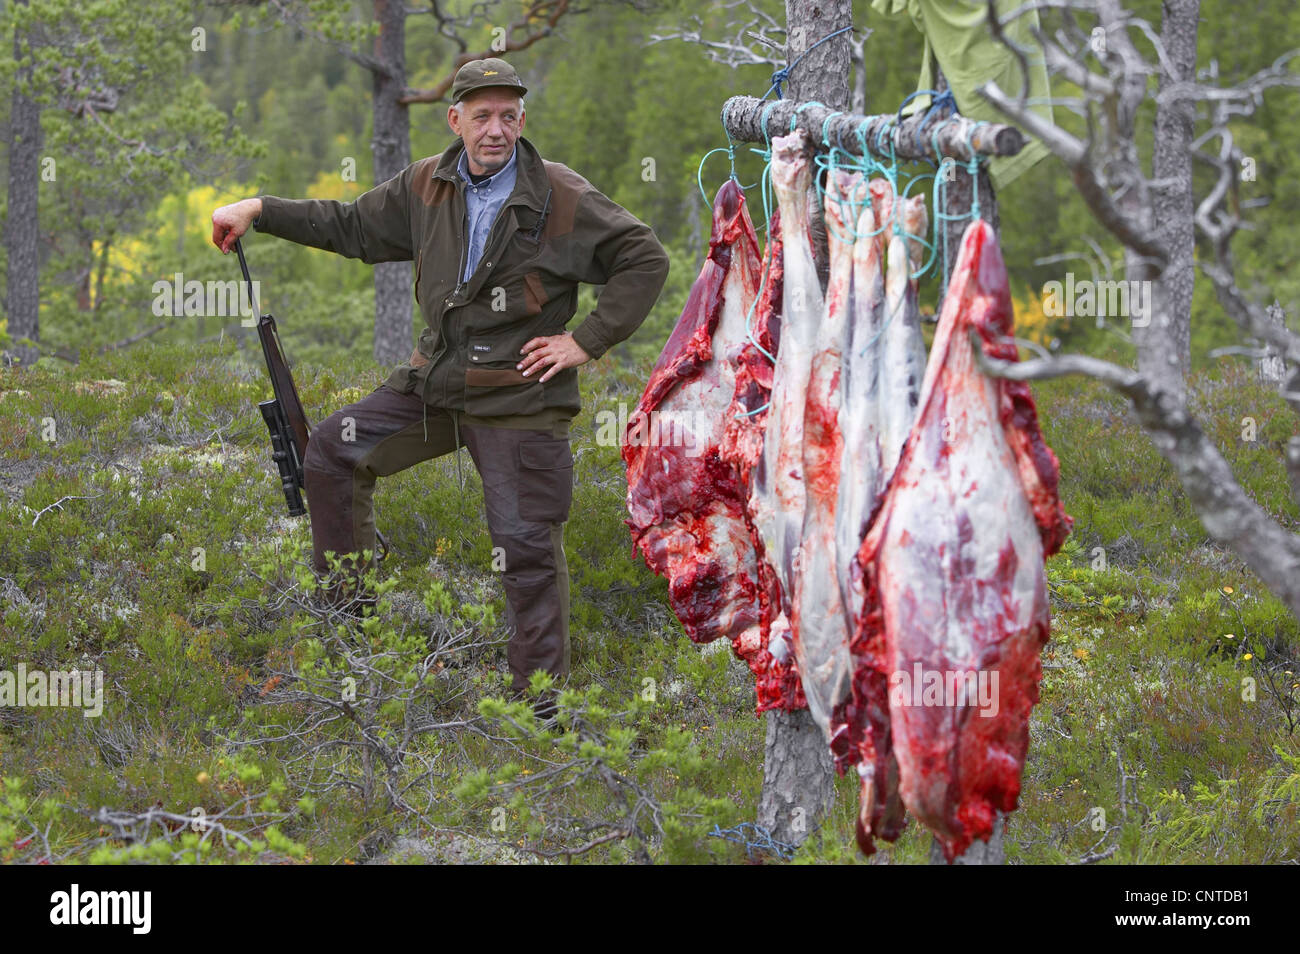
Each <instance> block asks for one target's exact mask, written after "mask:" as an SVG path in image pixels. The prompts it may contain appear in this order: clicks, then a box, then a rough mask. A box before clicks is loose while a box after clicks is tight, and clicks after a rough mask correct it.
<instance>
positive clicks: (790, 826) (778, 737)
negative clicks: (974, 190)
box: [758, 0, 852, 845]
mask: <svg viewBox="0 0 1300 954" xmlns="http://www.w3.org/2000/svg"><path fill="white" fill-rule="evenodd" d="M785 10H786V26H787V36H788V37H789V46H788V47H787V48H786V62H787V63H794V62H795V60H796V59H798V58H799V56H800V54H803V53H804V52H805V51H807V50H809V49H810V48H811V47H812V46H813V44H815V43H817V41H818V40H820V39H822V38H823V37H825V36H827V35H829V34H831V33H834V32H835V31H836V30H839V29H841V28H842V27H846V26H848V25H849V23H850V22H851V19H852V7H851V4H850V2H849V0H811V2H809V0H786V6H785ZM849 46H850V44H849V34H848V33H842V34H840V35H839V36H837V37H835V38H834V39H833V40H827V41H826V42H825V43H822V44H821V45H820V46H818V47H817V48H816V49H813V50H811V52H808V53H807V55H806V56H804V57H803V59H802V60H801V61H800V62H799V64H798V65H797V66H796V67H795V68H794V70H793V71H792V72H791V74H790V80H789V84H788V86H787V93H786V95H787V96H788V97H789V98H790V99H793V100H795V101H796V102H806V101H808V100H816V101H817V102H821V103H825V104H826V105H827V106H829V107H831V108H832V109H843V110H847V109H848V108H849V96H850V94H849ZM817 213H818V215H817V219H816V221H817V223H819V224H820V223H821V214H820V213H821V210H820V208H818V210H817ZM821 233H822V239H821V242H820V243H819V252H818V256H817V260H818V263H819V266H820V265H821V264H822V263H825V262H827V261H828V256H827V255H826V243H825V229H824V226H823V227H821ZM824 281H825V276H824V275H823V282H824ZM834 802H835V773H834V766H833V764H832V762H831V758H830V749H829V747H828V745H827V741H826V737H825V736H824V735H823V734H822V731H821V729H820V728H818V727H817V726H816V725H815V724H814V723H813V720H812V716H811V715H809V714H808V712H807V711H806V710H804V711H800V712H769V713H768V716H767V743H766V745H765V747H764V763H763V791H762V794H761V795H760V796H759V802H758V824H759V825H760V826H761V827H764V828H767V829H769V830H770V831H771V833H772V836H773V838H776V839H777V840H779V841H783V842H786V843H788V844H795V845H797V844H802V842H803V840H804V839H805V838H807V837H808V831H809V830H810V829H811V828H813V827H815V824H816V822H817V821H818V820H819V819H821V818H823V817H825V815H826V813H827V812H828V811H829V810H830V807H831V805H833V804H834Z"/></svg>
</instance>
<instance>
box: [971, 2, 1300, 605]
mask: <svg viewBox="0 0 1300 954" xmlns="http://www.w3.org/2000/svg"><path fill="white" fill-rule="evenodd" d="M1039 6H1046V4H1038V3H1032V4H1027V5H1026V6H1024V7H1021V8H1020V9H1019V10H1016V11H1014V12H1012V13H1009V14H1007V15H1006V16H1005V17H1003V18H1002V19H1001V20H999V19H998V17H997V14H996V12H995V11H994V10H993V9H992V4H990V12H989V23H990V29H991V30H992V31H993V32H994V34H995V35H996V36H1001V29H1002V27H1003V26H1004V25H1005V24H1006V23H1008V22H1010V21H1011V20H1012V19H1013V18H1014V17H1016V16H1019V15H1021V14H1022V13H1024V12H1025V11H1026V10H1029V9H1034V8H1037V7H1039ZM1051 6H1052V7H1060V8H1062V14H1061V15H1062V20H1063V27H1062V29H1060V30H1058V31H1056V32H1055V33H1054V34H1051V35H1049V34H1048V33H1047V31H1045V30H1038V31H1037V32H1036V37H1037V40H1038V42H1039V43H1040V44H1041V46H1042V50H1043V53H1044V55H1045V57H1046V62H1047V66H1048V69H1049V70H1050V71H1052V72H1053V73H1055V74H1057V75H1059V76H1061V77H1062V78H1064V79H1065V80H1067V81H1068V82H1069V83H1071V84H1073V86H1075V87H1076V88H1077V95H1075V96H1073V97H1070V98H1068V99H1067V98H1062V99H1059V100H1057V101H1056V102H1055V103H1054V105H1059V106H1062V107H1064V108H1068V109H1071V110H1073V111H1074V112H1076V113H1078V114H1080V115H1081V116H1083V117H1084V118H1085V119H1086V121H1087V129H1088V130H1089V134H1088V136H1087V137H1086V138H1080V137H1078V136H1074V135H1071V134H1070V133H1068V132H1066V131H1065V130H1063V129H1061V128H1059V127H1057V126H1052V125H1048V124H1046V123H1044V122H1043V121H1042V120H1041V119H1040V118H1039V117H1038V116H1036V115H1035V114H1034V113H1033V112H1032V111H1030V110H1029V109H1027V108H1026V103H1025V95H1024V94H1023V92H1022V93H1021V94H1019V95H1016V94H1012V93H1008V92H1006V91H1004V90H1002V89H999V88H998V86H997V84H996V83H988V84H986V85H985V86H983V87H982V88H981V90H980V91H981V93H982V94H983V95H984V96H985V97H986V98H987V99H988V100H989V102H991V103H992V104H993V105H994V106H996V107H997V108H998V109H999V110H1000V111H1001V112H1002V113H1003V114H1004V115H1006V116H1007V117H1008V118H1009V119H1011V120H1012V121H1014V122H1016V123H1018V124H1020V125H1021V126H1022V127H1023V128H1024V129H1026V130H1027V131H1029V132H1030V133H1031V134H1033V135H1035V136H1037V137H1038V138H1040V139H1041V140H1042V141H1043V142H1044V143H1045V144H1046V145H1047V146H1048V148H1049V149H1050V150H1051V151H1052V153H1054V154H1055V155H1056V156H1057V157H1058V158H1059V159H1060V160H1061V161H1062V162H1063V163H1065V165H1066V168H1067V169H1068V170H1069V172H1070V175H1071V177H1072V178H1073V180H1074V183H1075V185H1076V187H1077V188H1078V190H1079V193H1080V194H1081V195H1082V196H1083V199H1084V201H1085V203H1086V204H1087V206H1088V209H1089V211H1090V212H1091V213H1092V215H1093V217H1094V218H1096V220H1097V221H1098V222H1099V223H1101V225H1102V226H1104V227H1105V228H1106V229H1107V230H1108V231H1109V232H1110V233H1111V234H1112V235H1114V236H1115V237H1116V238H1117V239H1118V240H1119V241H1120V243H1121V244H1122V245H1123V247H1124V249H1125V258H1126V262H1127V264H1128V267H1129V269H1130V271H1129V275H1128V276H1127V277H1128V278H1129V279H1130V280H1134V279H1136V280H1140V281H1148V282H1150V283H1151V285H1150V288H1151V298H1150V300H1151V310H1150V314H1149V316H1145V321H1146V324H1145V326H1144V327H1141V328H1135V329H1134V331H1135V334H1134V336H1133V340H1134V344H1135V345H1136V346H1137V352H1138V368H1137V370H1133V369H1131V368H1125V367H1121V366H1119V365H1116V364H1112V363H1110V362H1106V361H1102V360H1099V359H1097V358H1094V357H1091V356H1087V355H1067V356H1061V357H1056V358H1050V357H1049V358H1040V359H1034V360H1030V361H1025V362H1022V363H1019V364H1016V365H1012V366H1004V365H998V364H996V363H992V364H989V363H986V364H987V367H988V369H989V371H990V372H991V373H994V374H999V375H1001V376H1003V377H1007V378H1014V379H1017V380H1032V379H1040V378H1049V377H1057V376H1060V375H1065V374H1085V375H1088V376H1090V377H1093V378H1096V379H1098V380H1100V381H1103V382H1105V383H1106V384H1108V385H1109V386H1111V387H1112V388H1114V389H1115V390H1116V391H1118V392H1120V393H1121V394H1124V395H1125V396H1126V397H1128V398H1129V400H1130V401H1131V402H1132V405H1133V409H1134V411H1135V413H1136V415H1137V418H1138V420H1139V422H1140V423H1141V425H1142V427H1143V428H1144V429H1145V430H1146V432H1147V434H1148V435H1149V436H1150V437H1151V440H1152V442H1153V443H1154V444H1155V446H1156V448H1157V450H1158V451H1159V452H1160V454H1161V456H1163V457H1164V458H1165V460H1167V461H1168V462H1169V464H1170V466H1171V467H1172V468H1173V470H1174V473H1175V475H1176V476H1177V478H1178V481H1179V483H1180V484H1181V485H1182V488H1183V491H1184V492H1185V493H1186V494H1187V498H1188V500H1189V501H1190V502H1191V504H1192V507H1193V509H1194V510H1195V511H1196V514H1197V516H1198V517H1199V518H1200V520H1201V523H1202V525H1203V526H1204V527H1205V529H1206V531H1207V533H1208V534H1209V535H1210V538H1211V539H1212V540H1214V542H1215V543H1217V544H1218V545H1220V546H1222V547H1225V548H1226V549H1228V550H1231V551H1232V552H1234V553H1236V554H1237V555H1238V556H1239V557H1241V559H1242V560H1243V561H1244V562H1245V563H1246V565H1247V566H1249V567H1250V568H1251V570H1253V571H1254V573H1255V574H1256V575H1257V576H1258V577H1259V579H1260V580H1261V581H1262V582H1263V583H1264V585H1265V586H1267V587H1268V589H1269V590H1270V591H1271V592H1272V593H1273V594H1274V595H1275V596H1276V597H1277V598H1278V599H1279V600H1281V601H1282V602H1283V603H1285V604H1286V605H1287V607H1288V608H1289V609H1290V610H1291V612H1292V613H1294V614H1296V615H1297V616H1300V535H1297V534H1296V533H1294V532H1292V531H1291V530H1290V529H1288V528H1286V527H1284V526H1283V525H1282V524H1281V523H1280V522H1279V521H1278V520H1275V519H1274V518H1273V517H1272V516H1271V515H1270V514H1269V513H1268V512H1267V511H1265V510H1264V508H1263V507H1261V506H1259V504H1257V503H1256V502H1255V501H1254V500H1253V499H1251V497H1250V495H1249V494H1248V493H1247V492H1246V491H1245V490H1244V489H1243V488H1242V486H1241V484H1240V483H1239V482H1238V480H1237V478H1236V476H1235V475H1234V474H1233V472H1232V469H1231V467H1230V466H1229V465H1228V462H1227V461H1226V460H1225V459H1224V457H1223V454H1222V453H1221V452H1220V451H1219V448H1218V447H1217V446H1216V444H1215V443H1214V441H1213V440H1211V439H1210V438H1209V437H1208V436H1207V435H1206V433H1205V431H1204V430H1203V429H1202V427H1201V425H1200V423H1199V422H1198V421H1197V420H1196V418H1195V417H1194V416H1193V414H1192V413H1191V411H1190V410H1189V408H1188V404H1187V399H1186V393H1185V392H1186V383H1185V376H1184V368H1185V366H1186V358H1185V355H1186V349H1187V341H1188V340H1189V326H1190V311H1191V283H1192V281H1193V278H1194V272H1193V264H1192V259H1191V244H1190V243H1191V227H1192V226H1193V225H1194V226H1195V228H1196V230H1197V231H1199V232H1200V234H1201V235H1202V236H1203V238H1204V239H1205V248H1206V250H1207V252H1208V254H1205V255H1203V256H1202V260H1201V262H1200V267H1201V271H1202V272H1203V273H1204V274H1205V276H1206V278H1208V279H1209V280H1210V282H1211V283H1212V284H1213V285H1214V289H1215V292H1216V294H1217V296H1218V299H1219V302H1220V303H1221V304H1222V306H1223V308H1224V310H1225V311H1226V312H1227V313H1228V314H1229V315H1230V316H1231V317H1232V318H1233V320H1234V321H1235V322H1236V323H1237V325H1238V326H1239V328H1240V330H1241V334H1242V336H1243V337H1244V338H1245V339H1247V341H1248V342H1250V343H1251V347H1252V349H1254V350H1255V351H1257V352H1258V354H1259V355H1260V356H1263V355H1264V354H1265V353H1266V352H1267V353H1268V355H1269V356H1270V357H1272V358H1273V359H1274V361H1275V362H1276V361H1279V360H1280V361H1281V362H1283V363H1284V372H1283V374H1282V378H1283V380H1284V382H1285V383H1284V384H1283V391H1282V394H1283V397H1284V398H1285V399H1286V401H1287V402H1288V404H1289V405H1290V406H1291V408H1292V409H1293V410H1294V411H1296V412H1297V413H1300V337H1297V336H1296V334H1295V333H1293V332H1292V331H1291V330H1290V329H1288V328H1287V326H1286V325H1285V323H1284V322H1281V321H1275V320H1273V319H1272V318H1271V317H1270V315H1269V314H1268V310H1267V309H1266V308H1265V307H1264V306H1263V305H1261V304H1260V303H1259V302H1257V301H1254V300H1252V299H1250V298H1249V297H1247V295H1246V294H1245V292H1244V291H1243V290H1242V289H1241V287H1240V286H1239V284H1238V281H1237V277H1236V270H1235V267H1234V265H1233V260H1232V251H1231V241H1232V238H1233V236H1234V235H1235V234H1236V232H1237V230H1238V229H1239V228H1241V227H1242V226H1243V221H1242V219H1241V217H1240V214H1239V210H1240V208H1241V204H1240V203H1239V202H1238V201H1237V192H1238V185H1239V182H1238V179H1239V174H1240V170H1241V168H1242V161H1243V159H1244V158H1245V157H1244V156H1243V155H1242V152H1241V150H1240V148H1238V147H1237V146H1236V144H1235V142H1234V138H1233V134H1232V130H1231V129H1230V127H1229V122H1230V121H1231V120H1234V119H1240V118H1244V117H1248V116H1251V115H1253V114H1254V112H1255V111H1256V109H1258V107H1259V106H1260V104H1261V103H1262V101H1263V94H1264V93H1265V92H1266V91H1268V90H1270V89H1275V88H1278V87H1291V88H1294V87H1297V86H1300V75H1297V74H1296V73H1295V72H1294V71H1293V70H1292V69H1291V68H1290V65H1289V64H1290V62H1291V60H1292V59H1293V58H1294V57H1295V56H1296V55H1297V54H1300V50H1293V51H1291V52H1290V53H1287V54H1286V55H1285V56H1282V57H1280V58H1279V59H1278V60H1276V61H1275V62H1274V63H1273V64H1271V65H1270V66H1268V67H1265V68H1264V69H1262V70H1260V71H1258V72H1257V73H1255V74H1254V75H1253V76H1251V77H1249V78H1247V79H1246V80H1244V81H1243V82H1241V83H1239V84H1237V85H1235V86H1228V85H1219V84H1218V83H1216V82H1206V81H1205V79H1206V78H1203V77H1197V76H1194V75H1193V68H1194V64H1195V60H1196V56H1195V54H1196V34H1197V22H1198V17H1199V10H1200V3H1199V0H1165V3H1164V5H1163V18H1162V22H1161V25H1160V28H1159V30H1157V29H1156V28H1155V27H1154V26H1153V25H1152V24H1150V23H1148V22H1147V21H1145V20H1143V19H1141V18H1139V17H1136V16H1134V15H1133V14H1132V13H1131V12H1129V11H1128V10H1126V9H1125V8H1124V7H1123V6H1122V5H1121V3H1120V2H1119V0H1096V2H1087V0H1069V2H1066V3H1064V4H1058V3H1053V4H1051ZM1081 17H1082V18H1086V20H1081ZM1139 45H1142V46H1144V47H1145V48H1146V49H1149V50H1150V51H1151V52H1150V53H1149V54H1144V53H1143V52H1142V51H1140V50H1139ZM1153 78H1154V80H1155V81H1156V84H1157V89H1156V92H1155V136H1154V139H1155V143H1156V145H1155V147H1154V150H1153V155H1152V174H1151V175H1150V176H1148V175H1147V174H1146V172H1145V170H1144V168H1143V163H1142V156H1141V153H1140V150H1139V148H1138V145H1137V143H1138V136H1137V125H1138V122H1137V121H1138V117H1139V106H1140V105H1141V103H1142V101H1143V99H1144V98H1146V97H1147V96H1149V95H1150V94H1151V89H1150V86H1151V85H1152V79H1153ZM1209 79H1210V80H1213V79H1214V78H1213V77H1210V78H1209ZM1216 146H1217V148H1216ZM1192 160H1197V161H1199V162H1201V163H1204V164H1205V165H1206V166H1208V167H1210V168H1211V169H1213V170H1214V171H1215V179H1214V185H1213V186H1212V187H1211V188H1210V189H1209V190H1208V192H1206V194H1205V195H1202V196H1197V195H1196V194H1195V192H1194V189H1193V182H1192V170H1191V161H1192ZM1268 297H1271V296H1268ZM1265 300H1268V298H1265ZM1139 332H1140V333H1139ZM977 354H978V352H977ZM1285 458H1286V460H1285V463H1286V469H1287V473H1288V476H1289V478H1290V482H1291V487H1292V492H1293V495H1295V497H1296V499H1297V500H1300V437H1292V438H1291V439H1290V441H1289V442H1288V443H1287V445H1286V449H1285Z"/></svg>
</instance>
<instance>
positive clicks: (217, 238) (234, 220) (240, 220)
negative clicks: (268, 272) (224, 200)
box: [212, 199, 262, 254]
mask: <svg viewBox="0 0 1300 954" xmlns="http://www.w3.org/2000/svg"><path fill="white" fill-rule="evenodd" d="M261 214H262V200H261V199H244V200H243V201H242V202H234V203H232V204H230V205H223V206H222V207H221V208H219V209H217V211H215V212H213V213H212V244H213V245H215V246H216V247H217V248H219V249H221V251H222V253H223V254H225V253H228V252H229V251H230V250H231V249H232V248H234V247H235V239H237V238H239V237H240V236H241V235H243V234H244V233H245V232H247V231H248V227H249V226H250V225H252V224H253V219H255V218H257V217H258V216H259V215H261Z"/></svg>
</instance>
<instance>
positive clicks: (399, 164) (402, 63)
mask: <svg viewBox="0 0 1300 954" xmlns="http://www.w3.org/2000/svg"><path fill="white" fill-rule="evenodd" d="M375 20H376V22H378V24H379V35H378V36H377V37H376V38H375V57H376V59H378V60H379V61H380V62H381V63H383V64H384V65H385V67H387V72H374V73H372V74H371V75H372V76H373V78H374V87H373V105H372V113H373V116H374V136H373V138H372V139H371V141H370V149H371V154H372V155H373V156H374V164H375V184H376V185H378V184H379V183H381V182H386V181H388V180H389V179H391V178H392V177H393V176H395V175H397V174H398V173H399V172H401V171H402V170H403V169H405V168H406V167H407V166H408V165H410V163H411V129H410V114H409V113H408V112H407V109H406V107H405V106H403V105H402V104H401V103H399V102H398V97H400V96H401V95H402V93H403V92H404V91H405V89H406V9H405V7H404V5H403V4H402V3H401V2H400V0H375ZM411 344H412V337H411V263H410V262H382V263H380V264H378V265H376V266H375V344H374V355H375V360H376V361H377V362H379V363H380V364H398V363H400V362H402V361H405V360H406V359H407V358H408V357H409V356H410V354H411Z"/></svg>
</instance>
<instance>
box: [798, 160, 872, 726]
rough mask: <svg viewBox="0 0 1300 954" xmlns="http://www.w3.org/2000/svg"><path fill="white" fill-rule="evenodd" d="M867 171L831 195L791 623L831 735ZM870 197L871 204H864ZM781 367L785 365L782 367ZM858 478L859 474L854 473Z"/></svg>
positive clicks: (838, 176)
mask: <svg viewBox="0 0 1300 954" xmlns="http://www.w3.org/2000/svg"><path fill="white" fill-rule="evenodd" d="M864 195H865V190H864V189H863V188H862V177H861V175H859V174H857V173H853V174H849V173H846V172H844V171H842V170H835V171H834V172H833V174H832V175H830V177H829V182H828V183H827V188H826V192H825V199H824V209H823V213H824V215H825V221H826V230H827V236H828V247H829V252H830V274H829V279H828V281H827V286H826V295H825V300H824V309H823V312H822V315H821V320H820V321H819V322H817V323H816V324H815V325H814V326H813V328H814V335H813V339H814V341H815V344H814V346H813V348H812V353H811V360H810V366H809V373H808V388H807V392H806V395H805V399H804V408H803V435H802V440H803V451H802V463H803V469H802V475H803V485H804V494H805V496H804V513H803V531H802V534H801V537H800V543H799V549H798V560H797V561H796V562H795V563H794V565H793V572H794V581H793V584H794V592H793V599H792V601H791V602H792V605H793V610H794V612H793V614H792V616H791V628H792V635H793V638H794V647H795V655H796V658H797V659H798V663H799V672H800V676H801V678H802V680H803V688H804V695H805V697H806V698H807V700H808V711H809V712H810V713H812V716H813V718H814V720H815V721H816V722H817V724H818V725H819V726H821V728H822V731H823V732H824V733H826V736H827V738H829V737H830V717H831V713H832V711H834V709H835V707H836V706H837V705H839V704H840V703H841V702H843V700H844V699H845V698H846V697H847V696H848V692H849V682H850V678H851V676H852V672H853V665H852V659H851V657H850V655H849V635H850V632H849V616H848V614H847V613H846V611H845V605H844V600H843V595H842V593H841V589H840V583H841V578H840V572H839V570H840V568H839V563H838V559H837V557H838V554H839V551H838V548H837V540H836V520H837V512H838V504H839V497H840V479H841V466H842V464H843V451H844V441H843V437H842V433H841V425H842V423H847V422H845V421H843V413H842V410H841V406H840V405H841V387H840V383H841V377H842V373H843V368H842V365H843V361H844V352H845V350H846V347H847V343H848V338H849V327H850V325H851V323H852V320H853V301H852V290H853V250H854V247H855V241H854V238H855V234H854V230H855V228H856V226H857V221H856V220H857V215H856V213H855V210H854V204H853V203H854V200H855V199H856V200H858V201H862V199H863V198H864ZM864 204H865V203H864ZM778 370H779V369H778ZM849 479H851V480H857V479H859V476H858V475H849Z"/></svg>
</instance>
